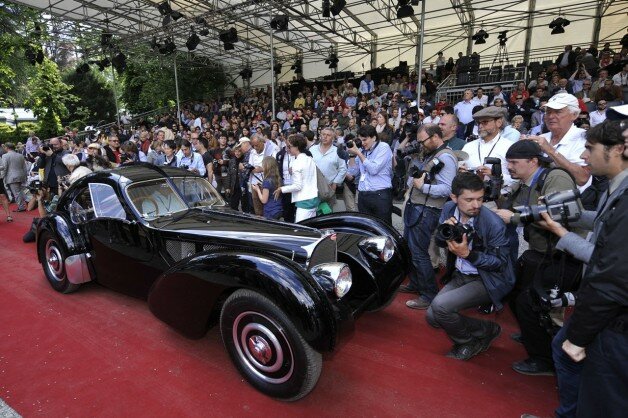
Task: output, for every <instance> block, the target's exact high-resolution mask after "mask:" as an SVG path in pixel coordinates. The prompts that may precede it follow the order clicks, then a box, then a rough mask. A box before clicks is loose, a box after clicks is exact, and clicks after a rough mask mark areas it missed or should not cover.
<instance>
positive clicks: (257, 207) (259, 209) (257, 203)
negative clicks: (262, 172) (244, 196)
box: [251, 190, 264, 216]
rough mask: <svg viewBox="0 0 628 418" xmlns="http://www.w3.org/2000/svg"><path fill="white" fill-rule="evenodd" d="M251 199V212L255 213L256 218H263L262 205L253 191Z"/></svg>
mask: <svg viewBox="0 0 628 418" xmlns="http://www.w3.org/2000/svg"><path fill="white" fill-rule="evenodd" d="M251 197H252V198H253V212H255V214H256V215H257V216H263V215H264V204H263V203H262V201H261V200H259V196H258V195H257V193H255V191H253V190H252V191H251Z"/></svg>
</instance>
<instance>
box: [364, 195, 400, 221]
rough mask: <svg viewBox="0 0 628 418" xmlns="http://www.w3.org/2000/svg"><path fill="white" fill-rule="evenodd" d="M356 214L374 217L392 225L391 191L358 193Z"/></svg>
mask: <svg viewBox="0 0 628 418" xmlns="http://www.w3.org/2000/svg"><path fill="white" fill-rule="evenodd" d="M358 212H361V213H366V214H369V215H373V216H376V217H378V218H380V219H381V220H382V221H384V222H386V223H387V224H388V225H392V189H382V190H377V191H374V192H363V191H360V192H358Z"/></svg>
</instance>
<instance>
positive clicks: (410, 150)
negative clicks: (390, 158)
mask: <svg viewBox="0 0 628 418" xmlns="http://www.w3.org/2000/svg"><path fill="white" fill-rule="evenodd" d="M420 151H421V144H419V143H418V142H412V143H410V144H408V146H406V147H405V148H404V149H397V159H402V158H404V157H406V156H408V155H412V154H418V153H419V152H420Z"/></svg>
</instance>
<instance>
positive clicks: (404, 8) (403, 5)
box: [397, 0, 414, 19]
mask: <svg viewBox="0 0 628 418" xmlns="http://www.w3.org/2000/svg"><path fill="white" fill-rule="evenodd" d="M409 3H410V1H409V0H399V2H398V3H397V19H404V18H406V17H412V16H414V9H413V8H412V6H410V4H409Z"/></svg>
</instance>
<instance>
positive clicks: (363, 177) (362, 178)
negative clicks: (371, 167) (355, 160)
mask: <svg viewBox="0 0 628 418" xmlns="http://www.w3.org/2000/svg"><path fill="white" fill-rule="evenodd" d="M364 180H366V173H362V174H360V183H362V182H363V181H364Z"/></svg>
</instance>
